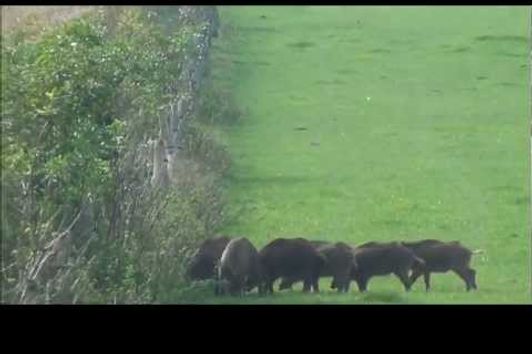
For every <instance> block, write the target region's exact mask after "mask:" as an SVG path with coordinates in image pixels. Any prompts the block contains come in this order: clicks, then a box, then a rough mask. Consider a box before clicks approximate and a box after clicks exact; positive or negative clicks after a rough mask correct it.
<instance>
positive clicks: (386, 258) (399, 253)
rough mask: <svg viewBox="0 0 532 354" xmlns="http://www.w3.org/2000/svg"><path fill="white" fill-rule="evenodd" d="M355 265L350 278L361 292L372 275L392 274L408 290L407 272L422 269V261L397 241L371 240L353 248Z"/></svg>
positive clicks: (365, 289)
mask: <svg viewBox="0 0 532 354" xmlns="http://www.w3.org/2000/svg"><path fill="white" fill-rule="evenodd" d="M354 254H355V260H356V262H357V267H356V268H353V272H352V273H351V276H352V278H353V279H354V280H355V281H356V283H357V285H358V289H359V290H360V291H361V292H364V291H367V286H368V282H369V280H370V279H371V278H372V277H375V276H385V275H389V274H394V275H395V276H396V277H397V278H399V280H400V281H401V283H402V284H403V286H404V288H405V290H406V291H409V290H410V287H411V281H410V278H409V276H408V275H409V273H410V271H411V270H412V269H423V267H424V261H423V260H422V259H420V258H419V257H417V256H416V255H415V254H414V252H412V251H411V250H410V249H408V248H406V247H404V246H403V245H401V244H400V243H398V242H389V243H378V242H372V243H370V244H364V245H362V247H356V248H355V250H354Z"/></svg>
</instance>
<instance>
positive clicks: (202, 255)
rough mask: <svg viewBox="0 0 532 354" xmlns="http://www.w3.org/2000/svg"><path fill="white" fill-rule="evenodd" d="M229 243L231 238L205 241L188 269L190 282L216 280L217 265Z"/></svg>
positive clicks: (221, 237)
mask: <svg viewBox="0 0 532 354" xmlns="http://www.w3.org/2000/svg"><path fill="white" fill-rule="evenodd" d="M229 241H231V238H230V237H227V236H217V237H214V238H211V239H208V240H205V241H204V242H203V243H202V244H201V246H200V248H199V249H198V251H197V252H196V253H195V254H194V256H193V257H192V260H191V262H190V264H189V267H188V269H187V277H188V278H189V279H190V280H207V279H214V278H215V277H216V272H215V267H216V264H217V263H218V261H219V260H220V257H221V256H222V252H223V251H224V249H225V246H227V244H228V243H229Z"/></svg>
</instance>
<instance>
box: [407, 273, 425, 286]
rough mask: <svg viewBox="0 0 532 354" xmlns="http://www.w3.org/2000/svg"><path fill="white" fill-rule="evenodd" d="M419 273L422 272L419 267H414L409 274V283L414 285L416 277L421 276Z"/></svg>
mask: <svg viewBox="0 0 532 354" xmlns="http://www.w3.org/2000/svg"><path fill="white" fill-rule="evenodd" d="M421 274H423V272H422V271H421V270H419V269H414V270H413V271H412V275H411V276H410V285H414V283H415V282H416V280H417V278H419V277H420V276H421Z"/></svg>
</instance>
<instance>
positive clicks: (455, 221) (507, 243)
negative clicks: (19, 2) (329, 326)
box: [206, 6, 530, 304]
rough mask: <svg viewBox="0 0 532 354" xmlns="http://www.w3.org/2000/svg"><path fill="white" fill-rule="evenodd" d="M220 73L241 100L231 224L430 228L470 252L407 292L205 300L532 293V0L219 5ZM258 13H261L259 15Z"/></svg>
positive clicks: (274, 232) (524, 298)
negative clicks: (464, 261)
mask: <svg viewBox="0 0 532 354" xmlns="http://www.w3.org/2000/svg"><path fill="white" fill-rule="evenodd" d="M220 11H221V21H222V24H223V26H224V32H223V35H222V36H221V38H220V39H218V40H217V41H215V47H214V49H213V54H212V55H213V72H214V76H215V79H216V81H217V82H218V83H219V84H220V85H222V86H224V87H226V88H227V89H229V90H230V91H231V92H232V94H233V95H234V97H235V99H236V102H237V104H238V106H239V107H240V108H241V109H242V111H243V116H242V119H241V121H239V122H238V123H237V124H233V125H230V126H225V127H224V128H223V133H224V137H225V138H226V141H227V144H228V147H229V150H230V152H231V155H232V157H233V159H234V164H233V167H232V169H231V172H230V176H228V177H227V179H226V182H227V188H228V194H229V208H230V222H229V223H228V224H227V227H226V228H225V229H224V230H223V231H224V232H225V233H228V234H233V235H244V236H247V237H249V238H250V239H251V240H252V242H253V243H254V244H255V245H256V246H257V247H258V248H260V247H262V246H264V245H265V244H266V243H267V242H269V241H270V240H272V239H274V238H276V237H281V236H289V237H291V236H303V237H307V238H314V239H326V240H341V241H346V242H350V243H354V244H357V243H361V242H364V241H369V240H401V239H419V238H424V237H434V238H440V239H443V240H460V241H461V242H463V243H464V244H465V245H467V246H469V247H470V248H472V249H483V250H485V252H486V257H482V256H475V259H474V260H473V267H474V268H475V269H476V270H477V273H478V275H477V277H478V279H477V282H478V285H479V290H478V291H477V292H472V293H466V291H465V287H464V284H463V282H462V281H461V280H460V279H459V278H458V277H457V276H456V275H454V274H452V273H448V274H436V275H434V276H433V280H432V283H433V284H432V285H433V291H432V293H429V294H427V293H425V291H424V287H423V283H422V279H420V280H418V282H417V283H416V285H415V286H414V289H413V291H412V292H411V293H408V294H407V293H405V292H404V291H403V288H402V285H401V283H400V282H399V280H398V279H396V278H395V277H382V278H374V279H373V280H372V281H371V282H370V285H369V292H368V293H367V294H364V295H361V294H359V293H358V290H357V289H356V285H355V284H354V283H353V284H352V289H351V292H350V293H349V294H345V295H338V294H336V293H334V292H333V291H332V290H330V289H329V288H328V285H329V283H330V280H329V279H323V280H322V281H321V287H322V292H321V293H320V294H301V292H300V290H299V289H300V288H301V286H299V287H296V290H294V291H292V292H283V293H276V294H275V295H274V296H272V297H266V298H261V297H258V296H257V295H256V294H249V296H248V297H246V298H245V299H230V298H225V299H217V298H214V297H209V298H208V299H207V300H206V301H207V302H209V303H246V304H248V303H283V304H286V303H295V304H297V303H301V304H308V303H342V304H352V303H353V304H357V303H441V304H444V303H523V302H530V295H529V294H530V290H529V281H530V272H529V258H530V251H529V244H530V238H529V231H528V230H529V229H528V220H529V212H530V209H529V173H528V168H529V163H528V147H529V128H528V127H529V119H528V107H529V105H528V89H527V84H528V73H529V71H528V50H529V49H528V41H529V38H528V31H529V24H528V17H529V14H530V10H529V9H528V8H526V7H432V6H431V7H386V6H383V7H334V6H305V7H284V6H283V7H258V6H253V7H222V8H220ZM261 16H265V18H262V17H261Z"/></svg>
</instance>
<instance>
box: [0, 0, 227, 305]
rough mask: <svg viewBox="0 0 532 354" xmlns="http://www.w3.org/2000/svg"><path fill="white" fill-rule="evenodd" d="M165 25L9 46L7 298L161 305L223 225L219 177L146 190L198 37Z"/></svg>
mask: <svg viewBox="0 0 532 354" xmlns="http://www.w3.org/2000/svg"><path fill="white" fill-rule="evenodd" d="M165 14H166V16H172V15H173V16H176V17H177V9H176V8H173V9H167V10H166V11H165ZM158 16H159V14H158V12H157V11H154V10H150V9H143V8H127V9H124V10H122V11H116V9H114V10H113V11H112V16H110V15H109V12H105V11H104V12H101V13H94V14H91V15H88V16H85V17H83V18H81V19H78V20H75V21H72V22H69V23H67V24H65V25H63V26H61V27H59V28H55V29H53V30H51V31H49V32H46V33H42V34H41V36H40V37H39V38H38V39H37V40H34V41H29V40H26V39H25V38H24V35H23V34H20V33H18V34H17V33H14V34H10V35H8V36H3V38H2V61H3V62H2V64H3V65H2V77H1V84H2V87H3V92H2V98H1V104H2V137H3V139H2V154H1V168H2V192H3V199H2V288H3V289H2V290H3V299H2V300H3V301H5V302H21V303H36V302H65V303H70V302H83V303H89V302H106V303H113V302H151V301H158V299H159V298H161V297H162V295H161V294H162V293H165V294H169V293H171V291H170V289H172V288H173V287H175V284H176V282H178V280H179V278H180V276H181V273H182V268H183V262H184V261H185V260H186V257H185V256H186V255H187V254H188V253H187V252H188V249H189V248H190V247H192V245H194V244H197V242H199V241H200V240H201V239H202V238H205V237H207V235H208V232H211V231H212V230H213V229H214V228H215V227H216V224H217V223H219V221H220V220H219V219H218V218H215V217H213V216H209V210H210V209H209V205H210V204H209V203H211V204H213V205H216V208H214V209H213V210H216V213H217V214H216V215H219V214H220V211H219V209H220V208H221V206H220V205H219V201H218V194H219V192H218V190H217V189H216V187H215V186H216V174H215V175H213V176H214V177H212V178H211V180H210V182H209V183H210V184H208V183H207V184H205V183H203V184H201V183H195V184H193V185H189V187H190V189H189V190H186V191H183V190H181V189H179V186H176V188H175V190H171V191H170V192H168V193H163V192H160V191H153V190H151V189H150V188H149V185H148V182H147V181H148V180H149V178H148V174H149V171H150V170H149V168H150V165H151V152H150V149H149V144H148V140H149V139H150V138H152V137H154V136H156V134H157V131H158V122H159V118H160V117H161V116H162V115H164V114H166V109H167V108H168V103H169V102H170V100H171V99H173V98H174V97H175V95H176V92H177V90H178V89H179V88H178V87H176V84H175V82H176V78H177V77H178V75H179V72H180V70H181V63H182V61H183V57H184V56H185V54H186V51H187V50H189V40H190V38H191V35H192V33H193V31H192V29H193V28H191V27H190V26H184V25H179V26H178V25H176V24H173V25H172V23H167V24H166V25H165V26H164V27H163V26H162V25H161V22H162V21H160V20H159V18H158ZM203 138H206V137H203V136H196V137H195V138H193V139H203ZM197 143H198V144H200V145H201V144H202V143H201V142H197ZM211 148H213V149H216V146H211ZM213 181H214V182H213ZM207 196H208V197H207ZM209 198H210V199H209ZM202 203H203V204H202ZM166 300H167V301H169V300H168V297H166ZM170 301H177V300H176V299H172V300H170Z"/></svg>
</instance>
